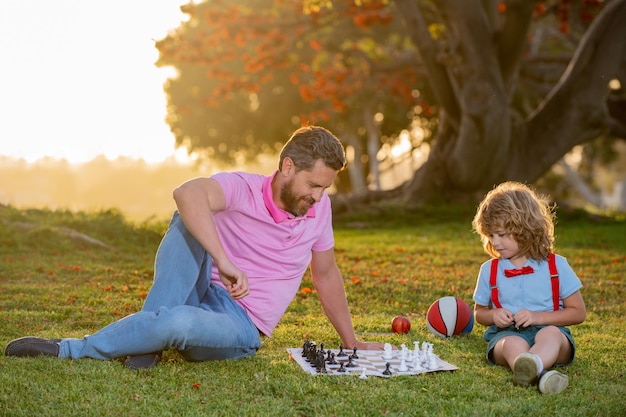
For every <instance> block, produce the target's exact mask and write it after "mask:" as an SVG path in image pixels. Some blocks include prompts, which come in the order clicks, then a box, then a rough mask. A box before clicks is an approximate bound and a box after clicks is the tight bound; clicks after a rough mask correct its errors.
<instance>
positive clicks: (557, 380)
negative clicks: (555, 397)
mask: <svg viewBox="0 0 626 417" xmlns="http://www.w3.org/2000/svg"><path fill="white" fill-rule="evenodd" d="M568 385H569V377H568V376H567V375H565V374H562V373H560V372H558V371H548V372H546V373H545V374H543V376H542V377H541V379H540V380H539V386H538V388H539V392H541V393H542V394H558V393H560V392H563V391H564V390H565V388H567V386H568Z"/></svg>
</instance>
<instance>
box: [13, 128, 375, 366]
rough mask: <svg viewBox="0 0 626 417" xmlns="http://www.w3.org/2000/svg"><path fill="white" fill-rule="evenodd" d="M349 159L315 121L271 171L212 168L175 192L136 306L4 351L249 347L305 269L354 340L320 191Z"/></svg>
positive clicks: (224, 350) (144, 359) (346, 337)
mask: <svg viewBox="0 0 626 417" xmlns="http://www.w3.org/2000/svg"><path fill="white" fill-rule="evenodd" d="M344 166H345V153H344V150H343V147H342V146H341V143H340V142H339V140H338V139H337V138H336V137H335V136H333V135H332V133H330V132H329V131H328V130H326V129H324V128H322V127H316V126H309V127H303V128H300V129H298V130H296V131H295V132H294V134H293V135H292V136H291V138H290V139H289V141H288V142H287V143H286V144H285V146H284V147H283V149H282V151H281V153H280V159H279V164H278V171H276V172H275V173H274V174H273V175H271V176H269V177H265V176H261V175H257V174H249V173H243V172H237V173H219V174H215V175H213V176H212V177H210V178H196V179H192V180H190V181H187V182H185V183H184V184H182V185H181V186H179V187H178V188H176V189H175V190H174V200H175V201H176V206H177V209H178V210H177V212H175V213H174V216H173V218H172V220H171V222H170V225H169V228H168V231H167V233H166V235H165V236H164V238H163V240H162V242H161V245H160V246H159V249H158V251H157V254H156V260H155V273H154V283H153V286H152V288H151V290H150V293H149V294H148V296H147V298H146V301H145V303H144V306H143V308H142V310H141V311H140V312H138V313H135V314H132V315H130V316H128V317H125V318H123V319H121V320H119V321H117V322H114V323H112V324H110V325H108V326H106V327H105V328H103V329H102V330H100V331H98V332H97V333H95V334H93V335H90V336H85V337H84V338H82V339H51V340H49V339H41V338H36V337H24V338H21V339H17V340H14V341H12V342H10V343H9V344H8V345H7V348H6V350H5V354H6V355H7V356H37V355H47V356H57V357H61V358H71V359H77V358H83V357H89V358H95V359H113V358H119V357H127V359H126V361H125V364H126V366H127V367H129V368H131V369H145V368H150V367H152V366H154V365H156V364H157V363H158V362H159V360H160V357H161V352H162V351H163V350H166V349H169V348H171V347H174V348H176V349H177V350H178V351H179V352H180V354H181V355H182V356H183V357H184V358H185V359H187V360H189V361H206V360H221V359H237V358H242V357H245V356H250V355H253V354H254V353H256V351H257V350H258V349H259V347H260V345H261V343H260V340H261V337H262V336H263V335H267V336H271V334H272V331H273V330H274V328H275V327H276V325H277V324H278V321H279V320H280V318H281V317H282V315H283V314H284V312H285V311H286V309H287V307H288V306H289V304H290V303H291V301H292V300H293V298H294V296H295V295H296V293H297V291H298V288H299V286H300V282H301V280H302V276H303V274H304V272H305V271H306V269H307V267H309V266H310V268H311V276H312V278H313V283H314V285H315V288H316V289H317V293H318V296H319V298H320V301H321V303H322V306H323V308H324V311H325V313H326V315H327V316H328V318H329V320H330V322H331V323H332V325H333V326H334V327H335V329H336V330H337V333H338V334H339V336H340V338H341V341H342V343H343V345H344V346H345V347H346V348H348V349H352V348H354V347H356V348H358V349H382V347H383V346H382V344H381V343H366V342H361V341H359V340H357V338H356V335H355V332H354V328H353V326H352V321H351V318H350V313H349V309H348V304H347V301H346V295H345V290H344V286H343V278H342V276H341V273H340V271H339V268H338V266H337V263H336V261H335V257H334V237H333V229H332V213H331V207H330V199H329V197H328V195H327V194H326V190H327V189H328V188H329V187H330V186H331V185H332V184H333V182H334V180H335V178H336V176H337V173H338V172H339V171H341V170H342V169H343V168H344Z"/></svg>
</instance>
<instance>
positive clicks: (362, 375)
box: [359, 367, 367, 379]
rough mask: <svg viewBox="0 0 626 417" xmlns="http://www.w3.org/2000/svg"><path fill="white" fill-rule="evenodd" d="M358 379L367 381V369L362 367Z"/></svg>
mask: <svg viewBox="0 0 626 417" xmlns="http://www.w3.org/2000/svg"><path fill="white" fill-rule="evenodd" d="M359 379H367V369H366V368H365V367H363V370H362V371H361V376H359Z"/></svg>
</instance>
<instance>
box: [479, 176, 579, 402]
mask: <svg viewBox="0 0 626 417" xmlns="http://www.w3.org/2000/svg"><path fill="white" fill-rule="evenodd" d="M472 226H473V228H474V230H475V231H476V232H477V233H478V234H479V235H480V238H481V241H482V244H483V247H484V249H485V251H486V252H487V253H488V254H489V255H491V256H492V257H493V259H492V260H490V261H487V262H485V263H484V264H483V265H482V266H481V268H480V273H479V275H478V282H477V284H476V289H475V290H474V301H475V303H476V305H475V308H474V316H475V319H476V321H477V322H478V323H480V324H483V325H485V326H489V328H488V329H487V330H486V331H485V334H484V339H485V341H487V342H488V345H487V360H488V362H489V363H490V364H492V365H493V364H496V365H507V366H509V368H511V369H512V371H513V383H514V384H516V385H521V386H530V385H534V384H537V385H538V388H539V391H540V392H542V393H544V394H555V393H559V392H562V391H563V390H564V389H565V388H567V386H568V377H567V375H565V374H562V373H560V372H558V371H555V370H548V369H550V368H551V367H552V366H554V365H568V364H570V363H571V362H572V361H573V360H574V355H575V350H576V348H575V344H574V339H573V338H572V335H571V333H570V331H569V329H568V328H567V327H565V326H569V325H574V324H579V323H582V322H583V321H584V320H585V316H586V309H585V303H584V301H583V298H582V296H581V294H580V288H581V287H582V284H581V282H580V280H579V279H578V277H577V276H576V274H575V273H574V271H573V270H572V268H571V267H570V266H569V264H568V263H567V260H566V259H565V258H563V257H562V256H559V255H554V253H553V252H554V213H553V211H552V209H551V207H550V205H549V204H548V202H547V201H546V200H545V199H544V198H543V197H541V196H539V195H538V194H536V193H535V192H534V191H533V190H531V189H530V188H529V187H527V186H526V185H524V184H521V183H517V182H505V183H503V184H500V185H499V186H497V187H496V188H494V189H493V190H492V191H490V192H489V193H488V194H487V195H486V196H485V198H484V199H483V201H482V202H481V203H480V205H479V206H478V210H477V212H476V216H475V217H474V220H473V221H472Z"/></svg>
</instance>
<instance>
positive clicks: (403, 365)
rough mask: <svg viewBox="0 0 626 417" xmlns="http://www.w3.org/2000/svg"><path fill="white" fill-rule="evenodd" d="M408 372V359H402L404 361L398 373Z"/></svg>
mask: <svg viewBox="0 0 626 417" xmlns="http://www.w3.org/2000/svg"><path fill="white" fill-rule="evenodd" d="M408 370H409V368H408V367H407V366H406V359H404V358H402V360H400V367H399V368H398V371H400V372H406V371H408Z"/></svg>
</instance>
